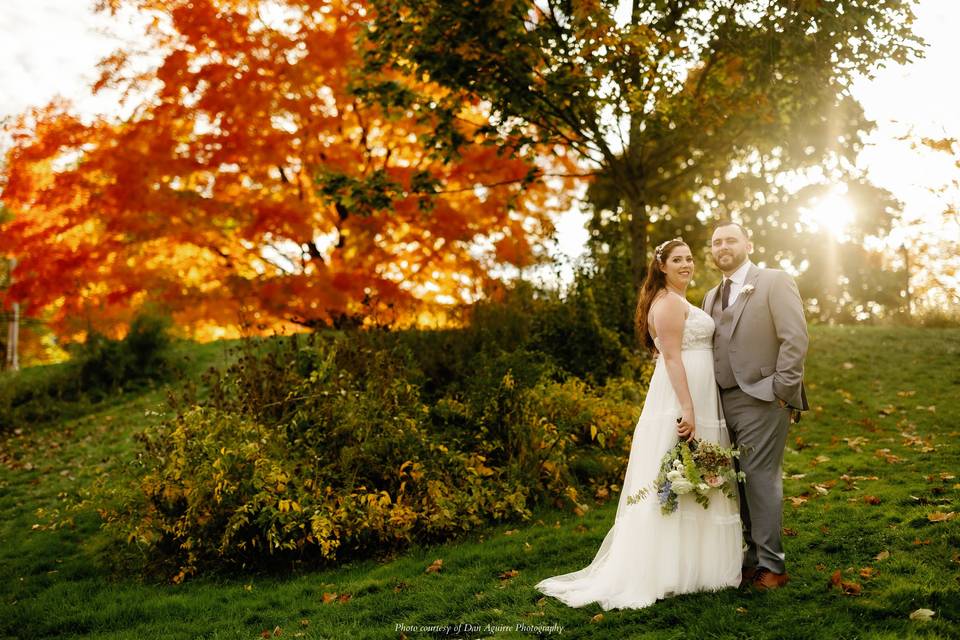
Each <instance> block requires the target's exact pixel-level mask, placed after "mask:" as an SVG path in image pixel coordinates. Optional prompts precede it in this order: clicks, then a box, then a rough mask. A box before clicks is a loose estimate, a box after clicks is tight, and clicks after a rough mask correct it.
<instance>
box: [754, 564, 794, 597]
mask: <svg viewBox="0 0 960 640" xmlns="http://www.w3.org/2000/svg"><path fill="white" fill-rule="evenodd" d="M789 581H790V576H788V575H787V574H786V573H774V572H773V571H770V569H767V568H765V567H760V568H759V569H758V570H757V572H756V574H754V576H753V580H752V581H751V583H750V584H751V586H752V587H753V588H754V589H756V590H757V591H769V590H771V589H779V588H780V587H782V586H783V585H785V584H787V583H788V582H789Z"/></svg>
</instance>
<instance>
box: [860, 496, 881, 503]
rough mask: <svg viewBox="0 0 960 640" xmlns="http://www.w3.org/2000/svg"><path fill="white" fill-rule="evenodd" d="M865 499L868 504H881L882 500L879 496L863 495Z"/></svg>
mask: <svg viewBox="0 0 960 640" xmlns="http://www.w3.org/2000/svg"><path fill="white" fill-rule="evenodd" d="M863 501H864V502H866V503H867V504H874V505H876V504H880V502H881V500H880V498H878V497H877V496H863Z"/></svg>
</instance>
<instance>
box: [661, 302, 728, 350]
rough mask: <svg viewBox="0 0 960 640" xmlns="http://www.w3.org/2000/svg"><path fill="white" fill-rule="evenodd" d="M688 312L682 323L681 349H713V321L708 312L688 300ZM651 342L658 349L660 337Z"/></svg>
mask: <svg viewBox="0 0 960 640" xmlns="http://www.w3.org/2000/svg"><path fill="white" fill-rule="evenodd" d="M687 304H688V305H689V306H690V313H689V314H688V315H687V321H686V323H684V325H683V340H682V342H681V343H680V350H681V351H693V350H699V349H705V350H710V349H713V329H714V326H715V325H714V322H713V318H711V317H710V314H709V313H707V312H706V311H704V310H703V309H701V308H700V307H696V306H694V305H692V304H690V303H689V302H687ZM653 343H654V344H655V345H656V346H657V350H658V351H659V350H660V338H659V337H657V338H654V339H653Z"/></svg>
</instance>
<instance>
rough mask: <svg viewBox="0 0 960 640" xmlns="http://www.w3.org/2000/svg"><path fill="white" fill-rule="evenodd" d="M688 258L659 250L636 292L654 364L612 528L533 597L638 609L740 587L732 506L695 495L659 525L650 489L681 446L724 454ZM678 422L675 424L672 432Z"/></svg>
mask: <svg viewBox="0 0 960 640" xmlns="http://www.w3.org/2000/svg"><path fill="white" fill-rule="evenodd" d="M692 277H693V255H692V254H691V253H690V247H688V246H687V245H686V243H685V242H683V240H681V239H679V238H676V239H674V240H669V241H667V242H664V243H663V244H661V245H660V246H658V247H657V248H656V251H655V253H654V258H653V260H652V261H651V263H650V267H649V269H648V270H647V278H646V280H645V281H644V283H643V286H642V287H641V289H640V300H639V302H638V304H637V313H636V325H637V329H638V331H639V332H640V333H641V335H642V336H643V338H644V344H645V345H646V346H647V347H649V348H650V349H651V350H654V351H655V352H656V353H657V354H658V356H657V362H656V366H655V368H654V371H653V377H652V378H651V379H650V388H649V389H648V391H647V397H646V400H645V402H644V405H643V410H642V412H641V413H640V419H639V420H638V422H637V426H636V428H635V429H634V432H633V442H632V444H631V448H630V458H629V461H628V462H627V470H626V474H625V477H624V481H623V489H622V490H621V493H620V499H619V504H618V505H617V515H616V519H615V520H614V523H613V526H612V527H611V528H610V530H609V531H608V532H607V535H606V537H605V538H604V540H603V542H602V543H601V545H600V549H599V550H598V551H597V554H596V557H594V559H593V561H592V562H591V563H590V564H589V566H587V567H585V568H584V569H581V570H579V571H575V572H573V573H567V574H564V575H559V576H554V577H552V578H547V579H545V580H542V581H541V582H539V583H538V584H537V585H536V589H537V590H538V591H541V592H542V593H544V594H546V595H549V596H554V597H555V598H557V599H559V600H561V601H562V602H564V603H565V604H567V605H569V606H571V607H581V606H583V605H586V604H589V603H591V602H597V603H599V604H600V607H601V608H603V609H604V610H609V609H628V608H629V609H638V608H641V607H646V606H649V605H651V604H653V603H654V602H656V601H657V600H658V599H661V598H664V597H666V596H670V595H677V594H681V593H692V592H695V591H713V590H718V589H723V588H726V587H736V586H738V585H739V584H740V579H741V560H742V545H743V537H742V532H741V525H740V516H739V508H738V505H737V503H736V501H734V500H731V499H730V498H727V497H726V496H725V495H723V493H721V492H720V491H716V492H713V493H712V495H711V497H710V506H709V508H707V509H704V508H703V507H702V506H701V505H699V504H697V502H696V501H695V499H694V497H693V496H692V495H691V494H684V495H681V496H680V500H679V506H678V508H677V510H676V511H675V512H674V513H672V514H670V515H664V514H663V513H661V511H660V504H659V502H658V500H657V495H656V492H653V491H651V492H648V494H647V496H646V497H645V498H644V499H643V500H641V501H640V502H639V503H635V504H628V503H627V497H628V496H631V495H633V494H636V493H637V492H638V491H639V490H641V489H642V488H644V487H652V486H653V483H654V481H655V480H656V477H657V474H658V473H659V471H660V461H661V459H662V458H663V456H664V454H665V453H666V452H667V451H669V450H670V449H671V448H672V447H673V446H674V445H676V444H677V442H678V440H679V438H694V437H696V438H697V439H699V440H703V441H708V442H715V443H719V444H720V445H722V446H725V447H729V446H730V440H729V435H728V434H727V427H726V424H725V423H724V420H723V416H722V415H721V412H720V408H719V407H720V403H719V398H718V391H717V383H716V381H715V379H714V373H713V371H714V370H713V329H714V323H713V319H712V318H711V317H710V315H709V314H707V313H706V312H705V311H703V310H701V309H699V308H698V307H695V306H694V305H692V304H690V303H689V302H687V299H686V297H685V295H686V289H687V285H688V284H689V282H690V280H691V278H692ZM678 417H679V423H678Z"/></svg>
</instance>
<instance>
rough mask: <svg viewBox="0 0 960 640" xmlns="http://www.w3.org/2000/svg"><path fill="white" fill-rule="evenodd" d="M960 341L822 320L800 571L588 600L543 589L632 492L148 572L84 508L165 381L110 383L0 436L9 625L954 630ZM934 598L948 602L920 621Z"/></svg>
mask: <svg viewBox="0 0 960 640" xmlns="http://www.w3.org/2000/svg"><path fill="white" fill-rule="evenodd" d="M958 356H960V330H957V329H906V328H878V327H856V328H852V327H820V326H817V327H813V328H812V329H811V348H810V353H809V356H808V370H807V376H806V379H807V383H808V396H809V398H810V402H811V405H812V407H813V409H814V410H813V411H810V412H809V413H807V414H805V416H804V418H803V420H802V421H801V423H800V424H798V425H794V426H792V433H791V434H790V437H789V440H788V451H787V457H786V463H785V474H786V479H785V494H786V502H785V507H784V516H785V518H784V526H785V533H786V538H785V545H786V550H787V562H788V570H789V571H790V573H791V575H792V578H793V579H792V581H791V583H790V584H789V585H788V587H787V588H785V589H782V590H779V591H777V592H773V593H769V594H743V593H737V592H734V591H726V592H722V593H717V594H707V595H687V596H682V597H678V598H674V599H671V600H668V601H665V602H660V603H658V604H656V605H655V606H653V607H651V608H649V609H645V610H640V611H609V612H602V610H601V609H600V608H599V607H598V606H596V605H592V606H590V607H585V608H583V609H571V608H568V607H565V606H564V605H562V604H560V603H559V602H557V601H556V600H553V599H551V598H542V597H541V595H540V594H539V593H538V592H536V591H535V590H534V589H533V585H534V584H536V583H537V582H538V581H539V580H541V579H542V578H544V577H547V576H551V575H556V574H558V573H566V572H569V571H573V570H576V569H579V568H581V567H583V566H585V565H586V564H587V563H588V562H589V561H590V559H591V558H592V557H593V554H594V553H595V552H596V549H597V547H598V546H599V544H600V541H601V540H602V539H603V536H604V534H605V533H606V531H607V529H608V528H609V526H610V523H611V521H612V518H613V515H614V510H615V506H616V500H615V499H611V498H615V496H610V497H609V498H607V499H606V501H605V502H594V503H593V504H591V508H590V509H589V510H588V511H587V512H586V513H585V514H584V515H582V516H577V515H574V514H571V513H569V512H566V511H560V510H555V509H540V510H538V511H536V512H535V513H534V515H533V517H532V518H531V519H530V520H529V521H527V522H514V523H510V524H508V525H503V526H497V527H489V528H486V529H484V530H482V531H478V532H475V533H472V534H470V535H468V536H465V537H463V538H461V539H459V540H456V541H454V542H449V543H446V544H441V545H435V546H416V547H414V548H412V549H410V550H409V551H407V552H404V553H402V554H399V555H395V556H393V557H388V558H385V559H380V560H363V561H356V562H350V563H347V564H345V565H343V566H341V567H339V568H337V569H330V570H324V571H315V570H314V571H311V570H301V569H297V568H294V567H291V568H290V569H289V570H286V571H274V572H271V573H269V574H263V573H254V572H232V573H226V574H220V575H204V576H201V577H199V578H195V579H191V580H187V581H186V582H185V583H183V584H179V585H172V584H169V583H167V582H160V581H157V580H155V579H151V578H143V577H142V574H141V572H140V571H139V570H138V565H137V561H136V553H135V549H134V550H129V549H117V548H114V547H112V546H111V545H112V544H113V543H112V542H111V541H110V539H109V538H108V537H107V536H106V535H105V534H104V533H103V532H101V531H100V518H99V516H98V514H97V512H96V510H95V506H94V505H93V504H88V505H87V506H86V508H80V509H78V510H68V509H67V505H70V504H74V503H76V502H77V500H78V499H83V498H84V497H85V496H87V495H88V494H89V491H90V490H91V488H92V487H94V486H95V485H96V483H98V482H100V483H109V482H110V481H111V478H113V477H115V476H116V475H117V474H122V473H123V472H124V469H125V468H126V467H127V466H128V465H130V464H132V463H133V462H134V460H135V452H136V448H137V447H136V442H135V441H134V439H133V435H134V434H135V433H136V432H137V431H139V430H141V429H143V428H144V427H145V426H146V425H148V424H151V423H152V422H157V421H159V420H161V419H162V418H163V414H164V412H165V411H167V405H166V401H165V398H166V394H167V391H168V389H167V387H158V388H155V389H152V390H147V391H143V392H138V393H128V394H125V395H121V396H117V397H113V398H109V399H107V400H105V401H104V402H102V403H99V404H96V405H91V407H90V409H91V412H90V413H87V414H85V415H82V416H79V417H75V418H72V419H70V420H66V421H62V422H59V423H55V424H44V425H39V426H34V427H30V426H23V427H21V428H20V429H19V430H18V431H16V432H11V433H5V434H2V435H0V577H2V578H3V579H2V580H0V637H2V638H46V637H58V638H70V637H85V638H197V637H203V638H258V637H261V636H264V637H266V636H269V637H304V638H346V637H350V638H400V637H408V638H416V637H439V636H442V635H443V634H442V632H437V631H424V630H422V629H418V628H417V627H418V625H423V626H439V627H444V626H447V625H449V626H451V627H455V626H456V625H458V624H462V625H470V627H466V626H464V627H461V631H460V634H459V635H460V637H497V638H527V637H546V636H548V635H550V629H551V628H553V629H555V630H557V629H559V627H562V633H560V634H558V635H560V637H573V638H598V639H599V638H621V637H624V638H626V637H643V638H681V637H696V638H708V637H709V638H797V639H804V640H806V639H807V638H817V637H822V638H861V637H863V638H904V637H917V638H939V637H944V638H946V637H956V636H955V634H956V628H957V625H958V623H960V578H958V576H960V367H957V364H956V363H957V362H958V361H960V360H958ZM229 357H230V355H229V353H228V351H227V348H226V345H225V344H222V343H220V344H208V345H193V344H180V345H178V346H177V358H178V359H180V360H181V361H183V362H184V363H185V367H184V369H183V371H184V375H185V377H186V380H188V381H190V380H192V381H193V382H196V383H199V376H200V373H201V372H202V371H203V370H205V369H206V368H207V367H208V366H211V365H222V364H224V363H225V361H226V360H227V359H228V358H229ZM56 370H57V366H51V367H42V368H35V369H32V370H28V371H25V372H23V374H22V375H23V376H24V377H26V378H27V379H31V380H37V381H40V380H42V379H43V378H44V376H48V375H54V374H55V372H56ZM178 384H180V382H177V383H174V386H176V385H178ZM639 411H640V407H639V406H638V407H637V414H638V415H639ZM71 519H72V520H71ZM58 523H63V524H62V526H61V525H60V524H58ZM437 560H441V561H442V563H440V564H437V563H436V561H437ZM431 565H432V566H433V567H434V569H435V570H431V571H427V569H428V567H431ZM437 568H438V570H437ZM836 572H839V574H837V573H836ZM638 579H639V577H638ZM918 609H929V610H931V611H933V612H934V615H933V618H932V620H929V621H922V620H911V619H910V615H911V613H912V612H915V611H917V610H918ZM521 625H526V626H521ZM468 629H469V630H468ZM554 633H556V631H554ZM447 637H449V636H447Z"/></svg>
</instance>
